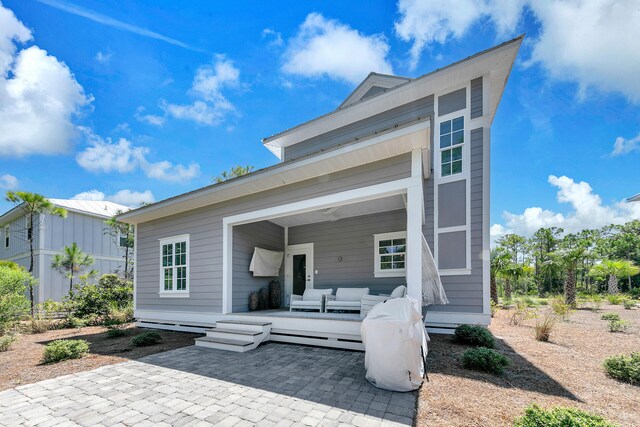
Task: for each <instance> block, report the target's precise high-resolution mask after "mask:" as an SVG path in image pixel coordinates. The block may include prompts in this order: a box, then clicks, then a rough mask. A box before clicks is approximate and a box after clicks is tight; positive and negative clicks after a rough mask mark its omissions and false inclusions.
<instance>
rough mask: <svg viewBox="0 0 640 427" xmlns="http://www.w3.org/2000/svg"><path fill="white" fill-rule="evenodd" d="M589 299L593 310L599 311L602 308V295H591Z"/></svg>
mask: <svg viewBox="0 0 640 427" xmlns="http://www.w3.org/2000/svg"><path fill="white" fill-rule="evenodd" d="M589 299H590V300H591V304H593V309H594V310H596V311H598V310H600V307H601V306H602V295H600V294H593V295H591V297H590V298H589Z"/></svg>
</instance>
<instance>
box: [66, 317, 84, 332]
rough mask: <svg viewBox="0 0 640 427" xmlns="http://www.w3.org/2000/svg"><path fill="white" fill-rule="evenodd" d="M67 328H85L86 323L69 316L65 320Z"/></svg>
mask: <svg viewBox="0 0 640 427" xmlns="http://www.w3.org/2000/svg"><path fill="white" fill-rule="evenodd" d="M66 326H67V328H77V329H80V328H84V327H85V326H87V321H86V320H85V319H80V318H79V317H75V316H69V317H67V320H66Z"/></svg>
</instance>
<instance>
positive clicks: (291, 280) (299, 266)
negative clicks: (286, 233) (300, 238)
mask: <svg viewBox="0 0 640 427" xmlns="http://www.w3.org/2000/svg"><path fill="white" fill-rule="evenodd" d="M313 273H314V271H313V243H305V244H301V245H290V246H288V247H287V258H286V260H285V280H284V282H285V301H286V305H289V301H290V300H291V294H294V295H302V294H303V293H304V290H305V289H313Z"/></svg>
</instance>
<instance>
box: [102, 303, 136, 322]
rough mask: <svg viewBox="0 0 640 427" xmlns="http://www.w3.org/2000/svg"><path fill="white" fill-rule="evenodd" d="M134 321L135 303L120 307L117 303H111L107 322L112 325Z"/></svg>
mask: <svg viewBox="0 0 640 427" xmlns="http://www.w3.org/2000/svg"><path fill="white" fill-rule="evenodd" d="M132 321H133V304H129V305H127V306H125V307H120V306H119V305H118V304H117V303H115V302H112V303H111V304H109V314H108V319H107V322H106V323H109V324H111V325H120V324H123V323H129V322H132Z"/></svg>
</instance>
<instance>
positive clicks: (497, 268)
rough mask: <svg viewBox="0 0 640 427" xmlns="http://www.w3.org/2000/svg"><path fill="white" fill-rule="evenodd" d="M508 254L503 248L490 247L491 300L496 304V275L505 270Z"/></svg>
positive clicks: (508, 259)
mask: <svg viewBox="0 0 640 427" xmlns="http://www.w3.org/2000/svg"><path fill="white" fill-rule="evenodd" d="M510 258H511V257H510V255H509V254H508V253H507V252H506V251H505V250H503V249H501V248H498V249H492V250H491V274H490V277H491V280H490V283H491V301H493V302H494V304H498V285H497V283H496V278H497V277H498V276H502V275H503V273H504V270H505V267H506V266H507V265H508V264H509V261H510Z"/></svg>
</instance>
